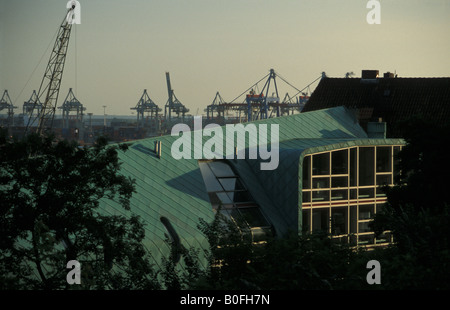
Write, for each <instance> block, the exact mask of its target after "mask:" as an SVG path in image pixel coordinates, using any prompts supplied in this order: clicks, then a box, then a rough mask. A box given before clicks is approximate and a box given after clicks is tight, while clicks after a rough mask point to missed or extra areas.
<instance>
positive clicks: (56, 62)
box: [26, 3, 75, 135]
mask: <svg viewBox="0 0 450 310" xmlns="http://www.w3.org/2000/svg"><path fill="white" fill-rule="evenodd" d="M74 9H75V3H74V4H72V6H71V7H70V8H69V10H68V11H67V13H66V14H65V15H64V20H63V21H62V23H61V26H60V28H59V31H58V35H57V37H56V41H55V44H54V46H53V50H52V53H51V55H50V60H49V62H48V65H47V68H46V70H45V74H44V77H43V79H42V81H41V85H40V87H39V91H38V96H37V97H38V98H39V97H41V96H42V95H43V94H45V99H44V100H43V102H42V107H41V110H40V112H39V115H38V118H39V123H38V126H37V130H36V133H37V134H39V135H43V134H44V133H45V131H46V130H51V128H52V126H53V119H54V117H55V110H56V103H57V101H58V94H59V88H60V86H61V80H62V75H63V70H64V63H65V60H66V55H67V47H68V46H69V38H70V31H71V29H72V22H71V18H72V17H73V14H74ZM33 109H34V107H33ZM29 123H30V120H29V121H28V125H29ZM26 130H28V126H27V129H26Z"/></svg>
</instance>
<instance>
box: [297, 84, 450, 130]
mask: <svg viewBox="0 0 450 310" xmlns="http://www.w3.org/2000/svg"><path fill="white" fill-rule="evenodd" d="M337 106H346V107H348V108H350V109H354V110H355V112H356V113H357V116H358V119H359V120H360V121H361V126H362V127H363V128H366V127H365V126H366V124H367V122H368V121H378V118H380V117H381V118H382V119H383V121H386V122H387V137H399V136H400V135H401V128H399V126H398V122H399V121H402V120H405V119H407V118H409V117H412V116H415V115H421V116H422V117H424V118H426V119H429V120H432V121H433V122H434V123H436V124H446V123H448V122H450V78H448V77H442V78H377V79H361V78H328V77H325V78H323V79H322V80H321V81H320V83H319V84H318V86H317V87H316V89H315V90H314V92H313V94H312V95H311V98H310V99H309V101H308V103H307V104H306V105H305V107H304V109H303V112H311V111H317V110H320V109H326V108H332V107H337Z"/></svg>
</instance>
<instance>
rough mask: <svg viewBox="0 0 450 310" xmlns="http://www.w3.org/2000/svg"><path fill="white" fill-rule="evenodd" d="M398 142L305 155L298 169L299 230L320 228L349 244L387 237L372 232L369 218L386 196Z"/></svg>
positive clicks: (372, 242)
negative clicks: (300, 215) (300, 167)
mask: <svg viewBox="0 0 450 310" xmlns="http://www.w3.org/2000/svg"><path fill="white" fill-rule="evenodd" d="M400 149H401V146H400V145H388V146H386V145H383V146H357V147H351V148H343V149H338V150H333V151H329V152H323V153H317V154H312V155H307V156H305V158H304V161H303V171H302V174H303V175H302V188H301V190H302V200H303V201H302V230H303V232H315V231H325V232H327V233H329V234H331V235H332V236H333V237H334V238H339V239H341V240H343V241H345V242H350V243H351V244H353V245H378V244H386V243H389V242H392V236H391V234H390V233H389V232H385V233H384V234H383V235H381V236H378V237H377V238H375V234H374V233H373V231H371V228H370V222H371V221H373V218H374V215H375V214H376V213H378V212H382V207H383V204H384V203H385V202H386V195H385V193H384V191H383V187H384V186H392V185H393V182H394V177H395V176H396V171H397V164H398V162H397V160H396V155H397V154H398V152H399V151H400Z"/></svg>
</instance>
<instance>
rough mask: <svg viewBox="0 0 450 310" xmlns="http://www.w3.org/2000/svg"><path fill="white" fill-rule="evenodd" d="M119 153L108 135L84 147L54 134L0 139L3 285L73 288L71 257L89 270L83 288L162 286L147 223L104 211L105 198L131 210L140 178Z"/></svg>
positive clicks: (1, 262) (3, 137)
mask: <svg viewBox="0 0 450 310" xmlns="http://www.w3.org/2000/svg"><path fill="white" fill-rule="evenodd" d="M117 149H118V147H115V146H114V147H110V146H107V141H106V139H104V138H100V139H99V140H98V141H97V143H96V144H95V145H94V146H93V147H89V148H82V147H79V146H78V145H77V144H76V143H75V142H68V141H55V139H54V137H53V136H47V137H40V136H38V135H34V134H31V135H28V136H26V137H25V138H23V139H22V140H15V141H11V140H10V139H8V138H7V137H6V136H4V135H2V136H1V138H0V164H1V166H0V197H2V198H1V199H0V227H1V228H0V229H1V236H2V238H0V274H1V279H0V282H1V283H2V284H1V285H2V288H21V289H67V288H69V285H68V283H67V281H66V275H67V272H68V271H69V270H68V269H66V264H67V262H68V261H70V260H78V261H79V262H80V263H81V264H82V266H83V268H82V276H81V281H82V283H81V286H77V287H76V288H85V289H86V288H87V289H89V288H96V289H104V288H111V289H114V288H122V289H126V288H129V289H134V288H155V287H158V285H157V283H155V282H154V281H153V280H152V279H153V278H154V277H153V270H152V267H151V266H150V264H149V262H148V259H147V257H146V255H147V254H146V252H145V250H144V248H143V246H142V242H141V241H142V240H143V238H144V229H143V223H142V222H141V221H140V220H139V219H138V218H137V217H135V216H130V217H123V216H105V215H104V214H102V213H101V212H100V210H99V203H100V200H101V199H111V200H114V201H116V202H118V203H119V204H120V205H122V206H123V208H124V209H126V210H129V209H130V202H129V200H130V198H131V196H132V194H133V192H134V180H132V179H130V178H127V177H125V176H123V175H121V174H120V173H119V170H120V164H119V161H118V152H117ZM121 149H126V148H124V147H121ZM70 288H75V287H70Z"/></svg>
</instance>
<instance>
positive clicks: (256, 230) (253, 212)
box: [199, 161, 270, 241]
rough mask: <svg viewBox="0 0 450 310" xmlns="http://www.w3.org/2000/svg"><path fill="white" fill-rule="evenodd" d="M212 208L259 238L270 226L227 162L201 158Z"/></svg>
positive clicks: (201, 167)
mask: <svg viewBox="0 0 450 310" xmlns="http://www.w3.org/2000/svg"><path fill="white" fill-rule="evenodd" d="M199 167H200V171H201V174H202V177H203V180H204V181H205V186H206V189H207V191H208V196H209V199H210V202H211V205H212V207H213V210H214V211H215V212H217V211H218V210H220V211H219V212H220V213H221V214H222V215H223V216H224V217H225V218H226V219H229V220H231V221H232V222H234V223H235V224H236V225H237V226H238V227H239V229H240V230H241V232H246V231H250V232H251V233H252V236H253V240H254V241H255V240H259V241H260V239H261V238H262V235H264V234H266V233H267V232H268V230H270V229H262V228H270V224H269V222H268V221H267V220H266V218H265V217H264V215H263V214H262V212H261V210H260V207H259V205H258V204H256V203H255V202H254V200H253V197H252V195H251V194H250V192H249V191H248V190H247V188H246V187H245V185H244V184H243V182H242V180H241V179H240V177H239V175H238V174H236V173H235V172H234V170H233V169H232V168H231V166H230V165H229V164H228V163H226V162H225V161H199Z"/></svg>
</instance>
